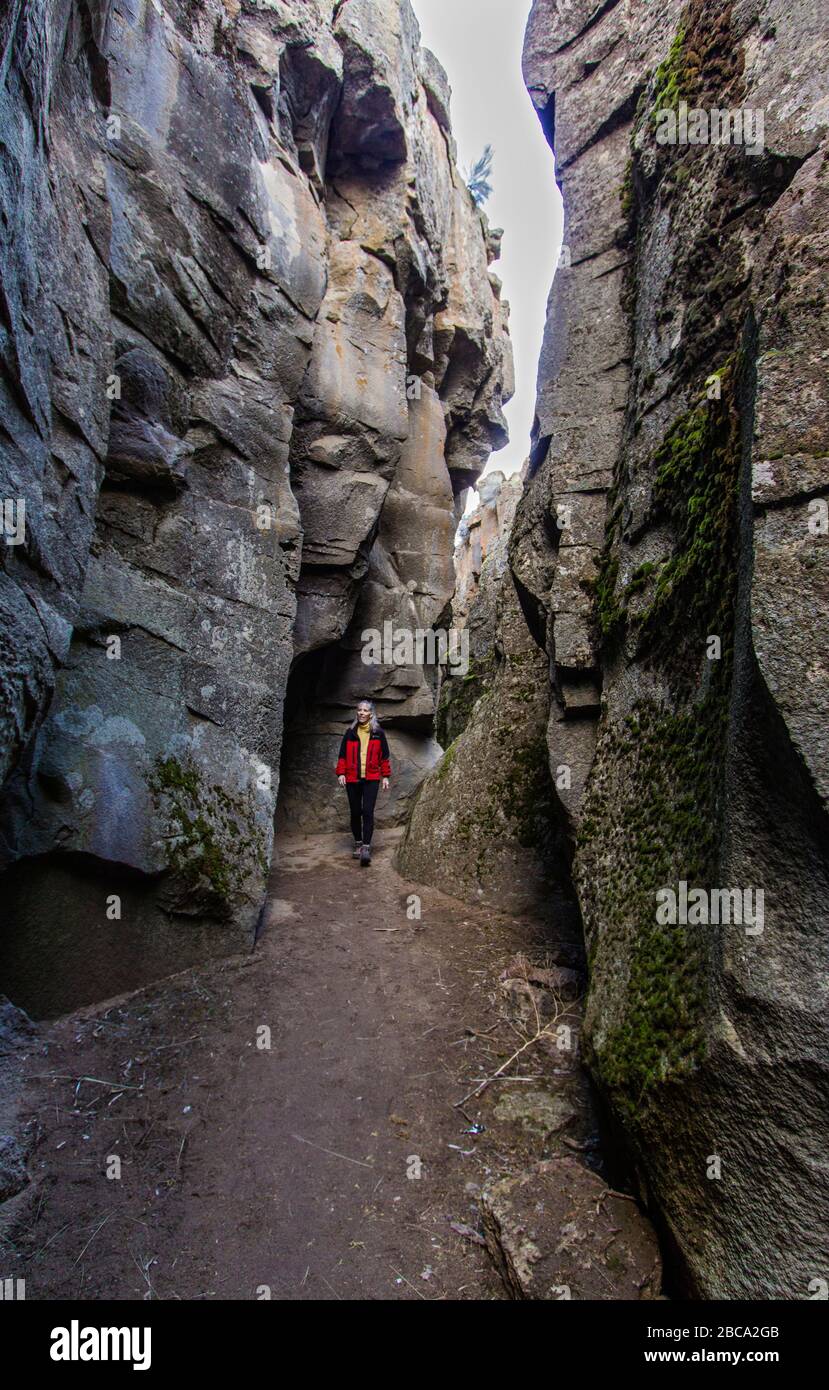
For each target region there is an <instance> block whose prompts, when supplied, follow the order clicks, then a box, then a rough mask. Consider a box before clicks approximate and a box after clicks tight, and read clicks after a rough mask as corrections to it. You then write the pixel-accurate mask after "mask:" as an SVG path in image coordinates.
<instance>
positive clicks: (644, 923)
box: [510, 0, 829, 1298]
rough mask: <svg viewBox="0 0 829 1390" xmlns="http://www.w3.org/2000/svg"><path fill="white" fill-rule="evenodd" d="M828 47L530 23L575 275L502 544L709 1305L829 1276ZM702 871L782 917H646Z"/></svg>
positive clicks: (716, 22) (636, 1069) (612, 1081)
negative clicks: (693, 112) (675, 126)
mask: <svg viewBox="0 0 829 1390" xmlns="http://www.w3.org/2000/svg"><path fill="white" fill-rule="evenodd" d="M827 59H829V35H827V32H826V24H825V15H823V14H822V7H820V6H818V5H817V4H810V3H807V4H804V5H801V6H796V7H794V6H790V5H784V4H782V3H778V2H777V0H762V3H761V4H760V5H759V7H758V6H757V5H752V6H748V5H744V4H741V3H734V4H728V3H716V4H710V3H709V4H705V5H703V4H701V3H697V0H693V2H692V3H691V4H689V5H685V6H682V5H680V4H679V3H668V4H663V5H658V6H654V5H648V4H645V3H638V0H633V3H630V4H628V5H624V6H622V5H612V4H611V5H607V6H604V7H602V8H601V9H600V10H598V11H597V10H596V8H595V6H594V5H592V4H589V3H587V0H585V3H584V4H576V5H571V4H566V5H565V4H559V3H557V0H536V3H535V5H534V6H533V11H532V15H531V18H530V22H529V27H528V30H527V39H526V50H525V72H526V78H527V83H528V86H529V89H530V92H531V94H532V96H533V99H534V101H535V103H536V105H537V107H538V109H539V112H540V113H541V114H542V117H543V120H544V124H545V128H546V129H547V131H548V134H549V135H550V138H551V141H552V142H553V143H554V147H555V152H556V169H557V177H558V179H559V181H560V184H561V187H562V192H563V197H564V205H565V233H564V241H565V246H566V248H567V253H568V254H567V256H566V257H565V259H566V261H567V262H568V264H566V265H564V266H562V268H560V269H559V271H558V272H557V274H556V278H555V283H554V286H553V290H552V294H551V298H550V306H549V317H548V325H547V334H546V338H545V344H544V350H543V354H542V361H541V368H540V375H539V395H538V406H537V420H536V427H535V439H534V449H533V461H532V471H533V476H532V478H531V480H530V482H529V483H528V486H527V488H526V491H525V494H524V497H523V499H522V501H521V503H520V505H519V509H518V515H517V518H516V522H515V525H514V528H513V532H512V539H511V552H510V553H511V564H512V569H513V574H514V578H515V582H516V586H517V589H518V592H519V595H520V597H521V600H522V606H523V609H524V613H525V616H526V618H527V621H528V624H529V626H530V628H531V630H532V632H533V634H534V636H535V637H536V640H537V641H538V642H539V643H540V644H541V645H542V646H543V647H544V648H545V649H546V651H547V653H548V656H549V659H550V661H551V663H552V668H553V671H554V683H553V702H552V714H551V720H550V725H549V730H548V742H549V748H550V755H551V766H556V765H558V764H561V763H569V764H571V765H572V769H573V777H572V783H571V789H570V791H569V792H568V793H567V794H566V795H565V794H564V793H562V798H561V799H562V802H563V803H564V804H565V807H566V810H567V812H568V813H569V817H570V822H571V828H572V833H573V838H574V847H575V865H574V876H575V883H576V887H577V890H578V894H579V899H580V904H581V910H582V914H583V917H584V923H585V933H586V942H587V947H588V953H589V961H590V968H591V975H590V990H589V998H588V1008H587V1019H586V1028H587V1046H588V1052H589V1058H590V1064H591V1068H592V1071H593V1074H594V1076H595V1077H596V1079H597V1080H598V1082H599V1084H600V1086H601V1088H602V1090H603V1092H604V1094H605V1096H606V1098H607V1099H608V1100H609V1102H610V1106H611V1109H612V1111H613V1113H614V1114H615V1116H616V1119H617V1121H618V1123H619V1126H620V1130H621V1131H622V1132H623V1134H624V1136H625V1138H626V1141H627V1143H628V1146H629V1149H630V1152H631V1154H632V1157H633V1160H634V1163H635V1166H636V1169H637V1172H638V1174H639V1178H640V1182H641V1185H642V1190H643V1193H644V1194H645V1195H646V1197H647V1198H648V1200H649V1201H650V1203H651V1207H652V1210H654V1211H655V1212H657V1213H659V1215H660V1219H661V1222H662V1225H663V1229H664V1231H665V1233H666V1235H667V1236H668V1240H669V1249H670V1250H671V1251H672V1253H673V1255H674V1256H675V1265H676V1269H677V1271H678V1277H679V1278H680V1279H682V1280H684V1282H685V1284H686V1286H687V1287H688V1288H689V1289H690V1290H692V1291H694V1292H696V1293H698V1294H701V1295H703V1296H705V1297H732V1298H734V1297H737V1298H741V1297H743V1298H744V1297H750V1296H754V1297H758V1296H759V1297H786V1298H807V1297H809V1284H810V1280H813V1279H815V1278H818V1279H825V1278H826V1277H827V1272H829V1265H827V1258H828V1257H827V1252H826V1244H825V1235H824V1233H825V1230H826V1227H827V1218H829V1180H827V1173H826V1165H825V1156H824V1154H823V1151H822V1149H823V1145H822V1139H821V1137H820V1136H822V1135H823V1134H825V1132H826V1125H827V1095H829V1085H827V1080H828V1077H827V1072H829V1036H828V1035H827V1023H826V1020H827V1012H826V978H827V966H828V965H829V933H828V932H827V922H826V901H827V886H828V885H827V876H829V858H828V857H827V848H829V838H828V837H827V817H826V802H825V798H826V790H827V789H826V759H825V756H824V755H825V743H826V723H827V721H826V712H827V704H828V703H829V698H828V695H827V682H826V671H827V669H829V662H827V656H828V655H829V653H827V644H826V632H825V623H824V622H823V621H822V613H823V611H824V610H825V606H826V599H827V569H826V557H827V549H826V546H827V541H826V535H825V528H824V530H823V531H821V530H820V526H819V524H818V523H817V522H816V521H815V518H816V517H819V516H820V514H821V508H820V505H817V506H815V503H814V499H816V498H822V497H824V496H825V494H826V490H827V487H829V468H827V454H828V453H829V447H828V441H827V419H829V411H827V405H828V404H829V402H827V397H826V373H825V362H824V358H825V354H826V336H827V331H829V318H827V307H826V291H825V263H826V256H827V250H829V245H828V244H827V231H826V228H827V198H828V197H829V182H827V170H829V146H827V125H828V124H829V113H827V110H826V103H825V94H824V88H823V81H822V78H821V77H820V76H819V74H820V73H821V72H823V71H825V67H826V62H827ZM682 100H684V101H686V102H687V103H688V108H691V109H693V108H699V109H703V110H706V111H708V110H711V109H712V108H717V109H720V108H722V109H726V110H730V111H735V110H737V111H745V110H748V111H758V110H759V111H761V112H762V113H763V114H764V127H765V129H764V144H763V147H762V148H755V149H754V150H749V149H748V148H747V145H746V142H745V141H744V142H743V143H742V144H740V143H736V142H734V141H732V143H730V144H721V145H712V144H701V145H690V144H680V143H677V144H670V143H660V142H659V141H658V140H657V131H658V130H659V129H660V128H661V129H662V130H663V131H665V130H667V129H668V128H669V127H668V124H667V117H666V115H665V113H666V112H673V113H674V115H675V116H676V117H677V118H678V117H679V103H680V101H682ZM660 113H662V114H661V116H660ZM821 266H822V267H823V269H822V270H821V269H820V268H819V267H821ZM821 364H822V365H821ZM562 508H565V509H567V508H569V509H570V513H571V514H570V521H569V524H568V525H566V526H565V527H564V528H561V527H559V525H558V524H557V521H558V518H559V516H560V515H561V509H562ZM810 522H811V524H810ZM712 636H713V637H716V638H717V639H718V643H714V644H713V646H712V645H711V643H710V638H711V637H712ZM683 880H684V881H686V882H687V883H688V885H689V889H690V888H694V887H698V888H701V889H704V890H706V893H708V894H710V893H712V891H713V890H716V889H740V890H748V889H750V890H753V891H754V892H755V893H756V891H757V890H761V891H762V892H763V893H764V923H763V926H762V931H760V932H756V931H755V932H754V933H753V934H752V933H751V932H747V931H746V929H745V928H746V924H743V925H733V924H714V925H707V926H706V925H696V926H695V925H687V926H683V925H677V926H671V925H662V924H661V923H659V922H657V919H656V892H657V890H659V889H660V888H663V887H671V886H672V887H673V888H674V890H678V885H679V882H680V881H683ZM706 901H707V902H709V903H711V905H712V906H713V899H712V898H708V899H706ZM743 901H744V902H745V899H744V900H743ZM691 921H692V922H693V918H692V919H691ZM714 1157H718V1158H719V1160H720V1165H721V1168H720V1171H721V1177H720V1178H719V1179H717V1178H715V1177H712V1176H711V1164H712V1161H713V1158H714Z"/></svg>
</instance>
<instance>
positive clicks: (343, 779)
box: [337, 775, 345, 787]
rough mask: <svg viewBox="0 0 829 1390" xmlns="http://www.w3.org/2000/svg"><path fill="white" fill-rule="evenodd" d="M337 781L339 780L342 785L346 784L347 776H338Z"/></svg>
mask: <svg viewBox="0 0 829 1390" xmlns="http://www.w3.org/2000/svg"><path fill="white" fill-rule="evenodd" d="M337 781H338V782H339V784H340V786H341V787H344V786H345V778H344V777H343V776H342V775H341V776H339V777H338V778H337Z"/></svg>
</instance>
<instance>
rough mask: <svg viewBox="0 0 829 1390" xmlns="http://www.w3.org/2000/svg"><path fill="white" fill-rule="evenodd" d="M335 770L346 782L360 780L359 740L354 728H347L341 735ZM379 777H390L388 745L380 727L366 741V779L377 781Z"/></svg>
mask: <svg viewBox="0 0 829 1390" xmlns="http://www.w3.org/2000/svg"><path fill="white" fill-rule="evenodd" d="M336 772H337V776H338V777H343V776H344V777H345V780H346V782H359V780H360V740H359V737H358V736H357V732H356V730H355V729H347V730H346V732H345V734H344V735H343V741H342V743H341V744H340V756H339V759H338V760H337V768H336ZM381 777H391V763H390V762H389V745H388V741H387V739H386V735H385V734H384V733H383V730H382V729H381V730H380V731H379V733H376V734H372V735H371V736H370V738H369V741H368V752H367V753H366V781H367V782H379V781H380V778H381Z"/></svg>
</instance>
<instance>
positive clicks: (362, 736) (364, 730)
mask: <svg viewBox="0 0 829 1390" xmlns="http://www.w3.org/2000/svg"><path fill="white" fill-rule="evenodd" d="M357 737H358V739H359V740H360V776H361V777H365V775H366V758H367V757H368V741H369V739H370V738H371V725H370V724H358V725H357Z"/></svg>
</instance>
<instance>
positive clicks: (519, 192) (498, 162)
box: [412, 0, 561, 473]
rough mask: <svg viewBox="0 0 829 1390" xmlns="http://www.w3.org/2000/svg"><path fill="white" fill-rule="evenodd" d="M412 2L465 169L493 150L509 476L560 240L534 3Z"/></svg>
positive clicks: (522, 444) (527, 420)
mask: <svg viewBox="0 0 829 1390" xmlns="http://www.w3.org/2000/svg"><path fill="white" fill-rule="evenodd" d="M412 4H413V6H414V10H415V13H416V15H417V17H418V20H419V22H420V27H421V30H422V31H423V42H424V44H425V45H426V47H427V48H431V50H432V52H433V53H435V54H436V56H437V57H438V58H439V59H440V61H441V63H442V64H443V66H444V68H445V69H446V71H447V73H448V75H449V82H450V84H451V86H452V126H453V129H454V134H455V139H456V140H457V142H458V159H459V162H460V165H461V168H462V169H463V170H464V171H468V169H469V167H470V166H471V165H472V164H473V163H474V162H475V160H476V159H477V158H478V156H479V155H480V154H481V152H482V151H483V148H484V146H485V145H487V144H490V145H492V146H493V148H494V150H495V161H494V176H493V178H492V185H493V190H494V191H493V194H492V197H491V198H490V199H489V202H488V203H487V204H486V211H487V215H488V216H489V220H490V222H491V224H492V225H493V226H494V227H503V228H504V241H503V246H502V248H501V251H502V254H501V259H500V261H496V262H495V264H494V265H493V267H492V268H493V270H494V271H495V273H496V274H497V275H498V276H500V278H501V280H503V282H504V289H503V295H504V298H505V299H508V300H509V302H510V306H511V316H510V331H511V334H512V342H513V348H514V351H515V375H516V393H515V397H514V399H513V400H512V402H511V403H510V405H508V406H507V409H506V415H507V420H508V422H509V430H510V443H509V444H508V445H507V447H506V448H505V449H501V450H500V451H499V452H498V453H497V454H493V455H492V457H491V459H490V461H489V464H488V467H487V471H488V472H491V471H492V470H493V469H495V468H500V469H501V470H502V471H503V472H505V473H511V472H513V470H514V469H516V468H520V467H521V466H522V464H523V462H524V460H525V458H526V457H527V454H528V453H529V440H530V429H531V427H532V421H533V412H534V410H535V378H536V371H537V368H538V355H539V350H540V347H541V335H542V331H543V328H544V316H545V310H546V303H547V294H548V292H549V289H550V285H551V284H552V279H553V269H554V266H555V263H556V259H557V257H558V251H559V246H560V243H561V198H560V196H559V193H558V189H557V188H556V186H555V180H554V171H553V155H552V151H551V150H550V147H549V145H548V144H547V142H546V140H545V139H544V136H543V134H542V132H541V126H540V124H539V121H538V117H537V115H536V113H535V111H534V110H533V105H532V102H531V101H530V98H529V96H528V94H527V90H526V88H525V86H524V82H523V79H522V76H521V48H522V44H523V40H524V29H525V27H526V23H527V16H528V14H529V12H530V0H412Z"/></svg>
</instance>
